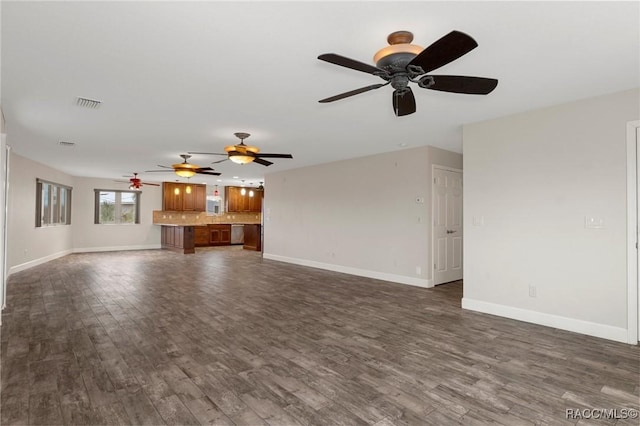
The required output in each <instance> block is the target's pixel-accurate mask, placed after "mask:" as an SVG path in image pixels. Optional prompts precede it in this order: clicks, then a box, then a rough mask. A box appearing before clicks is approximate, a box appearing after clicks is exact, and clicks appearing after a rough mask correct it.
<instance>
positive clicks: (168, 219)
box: [153, 210, 261, 254]
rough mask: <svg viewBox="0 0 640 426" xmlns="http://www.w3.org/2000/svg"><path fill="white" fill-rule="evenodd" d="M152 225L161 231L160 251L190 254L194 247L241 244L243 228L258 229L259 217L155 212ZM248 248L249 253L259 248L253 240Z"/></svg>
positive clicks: (247, 214)
mask: <svg viewBox="0 0 640 426" xmlns="http://www.w3.org/2000/svg"><path fill="white" fill-rule="evenodd" d="M153 223H154V224H155V225H158V226H160V227H161V228H162V231H161V246H162V248H166V249H169V250H174V251H178V252H181V253H184V254H192V253H195V248H196V247H211V246H228V245H231V244H243V243H244V240H243V239H242V233H243V232H242V231H243V230H244V231H245V232H246V226H258V227H260V214H255V213H226V214H220V215H215V216H211V215H206V214H204V213H202V212H186V211H181V212H176V211H164V210H155V211H154V212H153ZM251 232H252V231H251V230H250V231H249V233H251ZM259 232H260V229H258V233H259ZM252 235H253V234H252ZM250 246H251V247H253V248H251V250H260V249H261V246H260V245H258V246H256V245H255V241H253V240H252V242H251V244H250ZM256 247H257V248H256Z"/></svg>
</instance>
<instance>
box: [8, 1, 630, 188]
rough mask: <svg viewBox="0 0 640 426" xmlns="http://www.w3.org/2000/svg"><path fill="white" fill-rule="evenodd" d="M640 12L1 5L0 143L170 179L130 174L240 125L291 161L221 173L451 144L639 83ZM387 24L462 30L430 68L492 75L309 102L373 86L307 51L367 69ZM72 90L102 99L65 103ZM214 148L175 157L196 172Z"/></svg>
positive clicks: (507, 7) (586, 7) (488, 6)
mask: <svg viewBox="0 0 640 426" xmlns="http://www.w3.org/2000/svg"><path fill="white" fill-rule="evenodd" d="M639 7H640V6H639V4H638V2H621V3H616V2H549V3H544V2H407V3H403V2H282V3H276V2H268V1H262V2H193V3H192V2H189V3H187V2H10V1H3V2H2V51H1V54H2V57H1V58H2V64H1V65H2V74H1V77H2V92H1V94H2V108H3V110H4V114H5V117H6V121H7V127H8V131H7V134H8V136H7V141H8V143H9V144H10V145H11V146H12V147H13V149H14V151H15V152H16V153H18V154H20V155H23V156H26V157H28V158H31V159H34V160H36V161H39V162H42V163H45V164H48V165H50V166H52V167H55V168H57V169H60V170H62V171H65V172H67V173H70V174H72V175H76V176H91V177H102V178H120V177H121V176H122V175H125V174H130V173H132V172H140V173H141V176H142V178H143V179H144V180H171V179H175V176H174V175H173V174H172V173H167V174H162V175H160V174H145V173H143V172H144V170H149V169H157V167H156V165H157V164H165V165H170V164H172V163H176V162H179V161H180V158H179V157H178V156H179V154H182V153H186V152H187V151H213V152H222V150H223V148H224V146H225V145H229V144H234V143H235V142H236V141H237V139H236V138H235V137H234V136H233V133H234V132H239V131H243V132H249V133H251V134H252V136H251V137H250V138H249V139H248V140H247V141H246V142H247V143H248V144H253V145H257V146H258V147H260V149H261V150H262V151H264V152H276V153H291V154H293V156H294V159H293V160H285V159H276V160H274V163H275V164H274V165H272V166H270V167H263V166H260V165H257V164H249V165H245V166H240V165H236V164H233V163H231V162H229V161H225V162H223V163H220V164H215V165H213V167H215V168H216V170H218V171H220V172H222V173H223V175H222V177H221V179H222V182H221V183H222V184H225V185H226V184H237V183H239V181H240V180H241V179H244V180H246V182H247V183H248V182H253V183H255V182H258V181H260V180H263V178H264V174H265V173H267V172H272V171H278V170H285V169H289V168H297V167H304V166H308V165H312V164H318V163H324V162H329V161H335V160H340V159H346V158H352V157H359V156H364V155H369V154H375V153H381V152H387V151H393V150H397V149H404V147H405V146H406V147H416V146H422V145H427V144H428V145H434V146H438V147H442V148H445V149H449V150H452V151H458V152H460V151H461V145H462V125H463V124H464V123H469V122H475V121H481V120H486V119H491V118H495V117H500V116H504V115H509V114H512V113H516V112H521V111H526V110H531V109H535V108H540V107H545V106H548V105H553V104H557V103H562V102H568V101H572V100H577V99H581V98H585V97H591V96H595V95H599V94H605V93H610V92H615V91H620V90H625V89H630V88H633V87H638V86H640V81H639V78H640V77H639V75H640V69H639V67H640V65H639V64H640V57H639V51H640V46H639V35H640V34H639V27H640V23H639V22H640V21H639ZM400 29H404V30H409V31H412V32H413V33H414V35H415V40H414V43H415V44H419V45H422V46H424V47H426V46H428V45H429V44H430V43H432V42H434V41H435V40H437V39H438V38H440V37H441V36H443V35H445V34H447V33H448V32H450V31H451V30H454V29H456V30H459V31H462V32H465V33H467V34H469V35H471V36H472V37H474V38H475V40H476V41H477V42H478V44H479V47H478V48H476V49H475V50H473V51H472V52H470V53H469V54H467V55H465V56H463V57H462V58H460V59H459V60H457V61H455V62H452V63H451V64H448V65H446V66H444V67H442V68H440V69H438V70H437V72H434V73H440V74H460V75H475V76H484V77H493V78H497V79H499V81H500V83H499V85H498V87H497V89H496V90H495V91H494V92H493V93H491V94H490V95H488V96H473V95H458V94H450V93H443V92H436V91H431V90H423V89H419V88H417V87H414V93H415V96H416V103H417V112H416V113H415V114H412V115H409V116H406V117H395V116H394V114H393V111H392V108H391V92H392V89H391V88H390V87H383V88H381V89H379V90H376V91H372V92H368V93H365V94H361V95H358V96H354V97H352V98H349V99H345V100H341V101H337V102H334V103H330V104H319V103H318V102H317V101H318V100H319V99H322V98H325V97H328V96H331V95H335V94H338V93H341V92H345V91H347V90H351V89H356V88H359V87H362V86H366V85H369V84H375V83H378V82H380V81H381V80H379V79H378V78H377V77H374V76H372V75H368V74H365V73H360V72H357V71H352V70H348V69H345V68H341V67H338V66H335V65H331V64H328V63H325V62H322V61H319V60H317V59H316V58H317V56H318V55H319V54H321V53H329V52H332V53H338V54H341V55H344V56H348V57H351V58H354V59H357V60H360V61H363V62H367V63H371V62H372V56H373V54H374V53H375V52H376V51H377V50H378V49H380V48H382V47H384V46H385V45H386V37H387V35H388V34H389V33H390V32H392V31H395V30H400ZM77 96H83V97H88V98H92V99H98V100H101V101H103V104H102V106H101V107H100V108H99V109H95V110H93V109H83V108H79V107H78V106H76V105H75V98H76V97H77ZM523 131H526V129H523ZM59 141H70V142H75V143H76V146H75V147H73V148H63V147H61V146H59V145H58V142H59ZM220 158H222V157H205V156H194V157H193V158H192V159H191V161H192V162H193V163H195V164H198V165H200V166H203V167H204V166H209V165H210V164H209V163H210V162H211V161H215V160H218V159H220ZM234 176H237V178H234ZM381 178H384V175H383V174H381ZM196 180H197V181H203V182H204V181H206V182H207V183H210V184H215V183H217V182H216V179H215V178H213V177H206V178H202V179H201V178H199V177H198V178H197V179H196Z"/></svg>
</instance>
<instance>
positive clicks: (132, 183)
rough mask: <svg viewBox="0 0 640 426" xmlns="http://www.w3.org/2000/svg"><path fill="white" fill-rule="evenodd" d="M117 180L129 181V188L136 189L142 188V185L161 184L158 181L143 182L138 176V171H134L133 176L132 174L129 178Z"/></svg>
mask: <svg viewBox="0 0 640 426" xmlns="http://www.w3.org/2000/svg"><path fill="white" fill-rule="evenodd" d="M124 177H129V176H124ZM116 182H122V183H128V184H129V189H133V190H135V191H139V190H140V188H142V185H150V186H160V185H159V184H157V183H150V182H142V181H141V180H140V179H139V178H138V173H133V176H131V177H130V179H129V180H117V181H116Z"/></svg>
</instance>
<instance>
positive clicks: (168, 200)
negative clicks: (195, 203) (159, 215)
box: [162, 182, 183, 211]
mask: <svg viewBox="0 0 640 426" xmlns="http://www.w3.org/2000/svg"><path fill="white" fill-rule="evenodd" d="M180 185H181V184H179V183H175V182H162V210H166V211H179V210H182V203H183V200H182V194H183V191H182V188H181V187H180Z"/></svg>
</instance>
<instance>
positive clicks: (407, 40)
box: [373, 31, 424, 69]
mask: <svg viewBox="0 0 640 426" xmlns="http://www.w3.org/2000/svg"><path fill="white" fill-rule="evenodd" d="M412 41H413V33H411V32H409V31H396V32H393V33H391V34H389V37H387V42H388V43H389V46H386V47H383V48H382V49H380V50H378V51H377V52H376V54H375V55H373V62H374V63H375V64H376V66H377V67H378V68H382V69H385V68H387V67H389V66H394V64H398V63H400V62H404V63H405V66H406V64H407V63H408V62H409V61H411V60H412V59H413V58H415V57H416V56H418V55H419V54H420V52H422V51H423V50H424V47H422V46H418V45H416V44H411V42H412Z"/></svg>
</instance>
